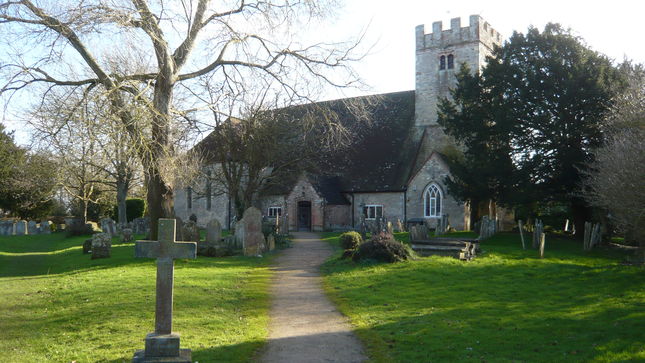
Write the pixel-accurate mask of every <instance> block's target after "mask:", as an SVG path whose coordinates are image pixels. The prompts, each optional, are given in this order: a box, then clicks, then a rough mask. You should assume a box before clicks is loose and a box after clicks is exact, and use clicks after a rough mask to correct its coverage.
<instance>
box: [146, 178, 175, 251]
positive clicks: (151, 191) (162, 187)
mask: <svg viewBox="0 0 645 363" xmlns="http://www.w3.org/2000/svg"><path fill="white" fill-rule="evenodd" d="M146 199H147V201H148V214H149V216H150V239H151V240H156V239H157V236H158V226H159V218H174V214H175V213H174V211H173V193H172V189H171V188H170V187H169V186H168V185H167V184H166V183H165V182H164V180H163V179H162V178H161V176H160V175H159V173H158V172H154V174H153V173H151V175H150V178H149V180H148V193H147V198H146Z"/></svg>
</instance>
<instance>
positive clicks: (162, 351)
mask: <svg viewBox="0 0 645 363" xmlns="http://www.w3.org/2000/svg"><path fill="white" fill-rule="evenodd" d="M132 363H192V359H191V351H190V349H179V334H155V333H150V334H148V335H147V336H146V349H145V350H138V351H137V352H136V353H134V358H133V359H132Z"/></svg>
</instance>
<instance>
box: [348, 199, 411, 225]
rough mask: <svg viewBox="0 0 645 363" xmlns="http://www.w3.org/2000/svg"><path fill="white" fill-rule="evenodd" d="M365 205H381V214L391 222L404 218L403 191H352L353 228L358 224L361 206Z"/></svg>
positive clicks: (361, 213) (361, 210)
mask: <svg viewBox="0 0 645 363" xmlns="http://www.w3.org/2000/svg"><path fill="white" fill-rule="evenodd" d="M366 205H382V206H383V216H384V217H385V218H387V219H388V220H390V221H392V222H395V221H396V220H397V219H401V220H403V218H404V210H403V207H404V206H403V192H388V193H354V205H353V206H352V207H353V208H354V227H355V228H358V227H359V226H360V223H361V217H362V215H363V207H364V206H366ZM409 217H410V216H409V215H408V218H409ZM350 219H351V216H350Z"/></svg>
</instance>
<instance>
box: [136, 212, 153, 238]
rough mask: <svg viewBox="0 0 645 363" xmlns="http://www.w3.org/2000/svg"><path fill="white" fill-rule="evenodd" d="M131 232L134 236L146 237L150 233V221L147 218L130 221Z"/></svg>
mask: <svg viewBox="0 0 645 363" xmlns="http://www.w3.org/2000/svg"><path fill="white" fill-rule="evenodd" d="M132 231H133V232H134V233H135V234H143V235H146V236H147V235H148V233H149V232H150V219H149V218H148V217H139V218H135V219H134V220H133V221H132Z"/></svg>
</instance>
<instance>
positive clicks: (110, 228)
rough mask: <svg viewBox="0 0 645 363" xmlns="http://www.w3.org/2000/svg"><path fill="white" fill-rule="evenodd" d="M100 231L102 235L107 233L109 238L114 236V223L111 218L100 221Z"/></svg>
mask: <svg viewBox="0 0 645 363" xmlns="http://www.w3.org/2000/svg"><path fill="white" fill-rule="evenodd" d="M101 230H102V231H103V233H107V234H109V235H110V237H114V236H116V223H115V222H114V220H113V219H112V218H103V219H101Z"/></svg>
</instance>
